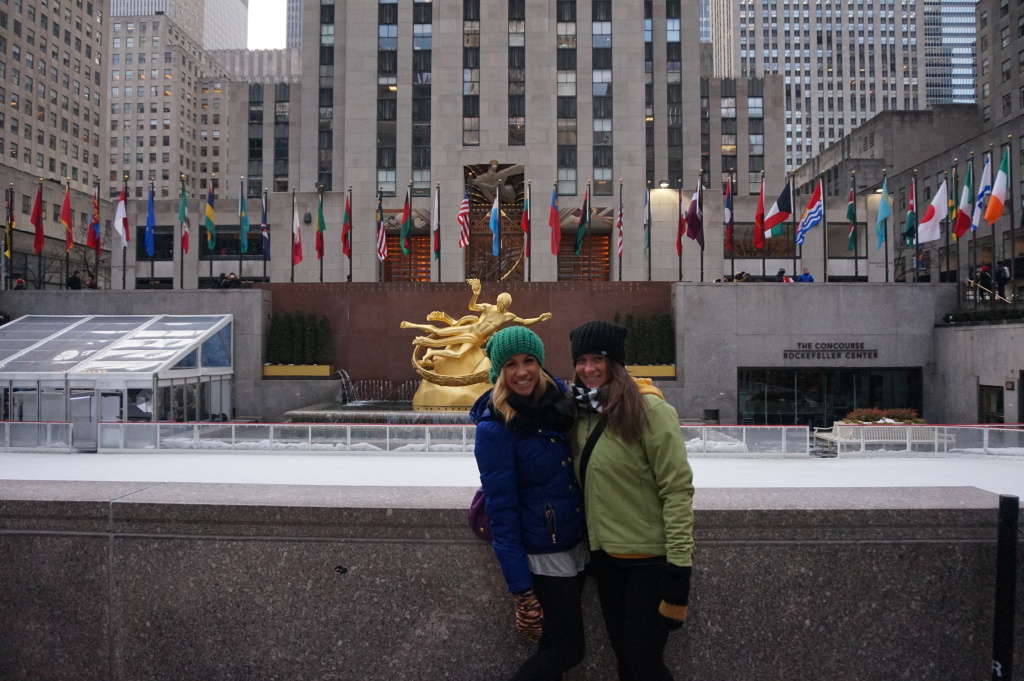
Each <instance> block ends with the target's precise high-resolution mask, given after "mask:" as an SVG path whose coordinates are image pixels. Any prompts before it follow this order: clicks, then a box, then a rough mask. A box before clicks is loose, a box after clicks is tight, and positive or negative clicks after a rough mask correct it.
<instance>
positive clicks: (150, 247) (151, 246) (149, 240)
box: [146, 187, 156, 258]
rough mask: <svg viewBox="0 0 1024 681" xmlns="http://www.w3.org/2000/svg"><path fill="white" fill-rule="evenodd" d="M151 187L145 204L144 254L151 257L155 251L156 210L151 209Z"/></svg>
mask: <svg viewBox="0 0 1024 681" xmlns="http://www.w3.org/2000/svg"><path fill="white" fill-rule="evenodd" d="M153 193H154V192H153V188H152V187H150V188H149V201H148V202H147V204H146V255H148V256H149V257H151V258H152V257H153V255H154V254H155V253H156V244H155V243H154V236H153V228H154V227H156V211H154V210H153Z"/></svg>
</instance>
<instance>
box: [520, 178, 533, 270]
mask: <svg viewBox="0 0 1024 681" xmlns="http://www.w3.org/2000/svg"><path fill="white" fill-rule="evenodd" d="M519 228H520V229H522V230H523V256H524V257H527V258H529V257H530V190H529V188H527V190H526V196H524V197H523V218H522V219H521V220H520V221H519Z"/></svg>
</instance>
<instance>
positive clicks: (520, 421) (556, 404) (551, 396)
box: [508, 383, 573, 433]
mask: <svg viewBox="0 0 1024 681" xmlns="http://www.w3.org/2000/svg"><path fill="white" fill-rule="evenodd" d="M546 385H547V389H546V390H545V391H544V394H543V395H541V397H540V399H538V400H534V399H533V398H530V397H522V396H521V395H517V394H515V393H511V394H509V396H508V406H510V407H512V408H513V409H514V410H515V412H516V415H515V416H514V417H512V421H511V422H510V423H509V427H510V428H514V429H515V430H534V429H536V428H550V429H552V430H557V431H558V432H560V433H565V432H567V431H568V430H569V428H571V427H572V424H573V417H572V410H571V409H570V408H569V400H567V399H566V398H565V395H563V394H562V391H561V389H560V388H559V387H558V386H557V385H553V384H551V383H547V384H546Z"/></svg>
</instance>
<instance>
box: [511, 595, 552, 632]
mask: <svg viewBox="0 0 1024 681" xmlns="http://www.w3.org/2000/svg"><path fill="white" fill-rule="evenodd" d="M512 598H514V599H515V602H516V629H518V630H519V633H520V634H522V636H523V638H525V639H526V640H527V641H530V642H531V643H536V642H537V641H539V640H540V635H541V633H542V632H543V631H544V611H543V610H542V609H541V607H540V601H538V600H537V596H535V595H534V593H533V589H527V590H526V591H520V592H519V593H517V594H512Z"/></svg>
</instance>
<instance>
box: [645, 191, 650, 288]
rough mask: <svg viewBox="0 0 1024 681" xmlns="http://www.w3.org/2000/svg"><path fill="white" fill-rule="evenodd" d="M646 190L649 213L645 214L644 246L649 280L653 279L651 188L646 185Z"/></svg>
mask: <svg viewBox="0 0 1024 681" xmlns="http://www.w3.org/2000/svg"><path fill="white" fill-rule="evenodd" d="M644 191H646V192H647V204H646V207H647V214H646V215H644V218H645V222H644V231H645V234H644V246H645V247H646V249H645V250H646V251H647V281H650V280H651V188H650V187H645V188H644Z"/></svg>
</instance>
